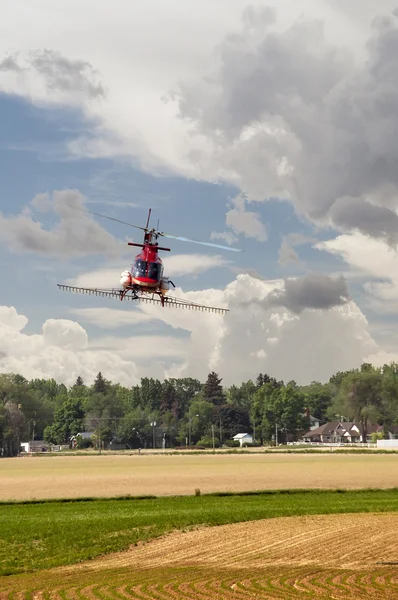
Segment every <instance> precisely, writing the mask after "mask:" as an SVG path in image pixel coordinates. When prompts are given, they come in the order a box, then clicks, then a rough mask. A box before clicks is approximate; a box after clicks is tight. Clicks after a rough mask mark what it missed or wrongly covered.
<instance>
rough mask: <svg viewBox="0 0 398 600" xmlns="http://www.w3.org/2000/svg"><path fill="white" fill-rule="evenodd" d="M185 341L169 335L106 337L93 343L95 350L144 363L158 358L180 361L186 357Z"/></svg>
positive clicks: (92, 346)
mask: <svg viewBox="0 0 398 600" xmlns="http://www.w3.org/2000/svg"><path fill="white" fill-rule="evenodd" d="M186 345H187V342H186V340H185V339H179V338H176V337H172V336H167V335H134V336H131V337H123V338H120V337H116V336H104V337H101V338H99V339H97V340H95V341H93V342H92V344H91V348H92V349H93V350H108V351H110V352H116V353H117V355H118V356H120V357H121V358H123V359H124V360H131V361H137V360H138V361H139V362H141V363H142V361H145V360H156V359H158V358H166V359H173V360H176V359H179V360H180V361H182V360H183V359H184V358H185V355H186Z"/></svg>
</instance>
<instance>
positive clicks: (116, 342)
mask: <svg viewBox="0 0 398 600" xmlns="http://www.w3.org/2000/svg"><path fill="white" fill-rule="evenodd" d="M318 283H319V286H320V288H321V289H322V290H323V289H324V282H323V280H320V281H319V282H318ZM304 284H305V281H304V279H303V280H302V281H301V279H298V280H297V282H296V284H295V286H294V289H293V292H292V291H291V290H290V288H289V287H286V284H285V283H284V282H283V281H279V280H276V281H261V280H260V279H255V278H252V277H250V276H249V275H239V276H238V277H237V279H236V280H235V281H233V282H232V283H230V284H229V285H228V286H227V288H226V289H225V290H212V289H209V290H202V291H196V292H186V293H184V292H183V291H182V290H180V289H177V290H176V295H177V296H179V297H182V298H185V299H187V300H190V301H193V302H198V303H203V304H207V305H212V306H226V305H227V306H229V307H230V312H229V313H228V314H227V315H226V316H221V315H217V314H208V313H200V312H196V311H186V310H178V309H171V308H161V307H158V306H152V305H147V304H143V305H137V306H136V307H134V309H131V315H132V322H140V318H141V317H140V318H138V317H137V319H136V313H137V314H138V315H143V316H144V318H147V319H148V320H149V319H158V320H160V321H162V322H163V323H164V324H165V325H166V326H169V327H170V332H169V333H167V334H166V335H164V336H161V335H159V334H158V333H154V335H153V336H149V335H144V336H134V337H131V336H128V337H125V338H123V337H116V336H114V335H110V336H101V337H99V338H98V337H97V338H94V339H91V340H90V339H89V340H87V334H86V332H85V330H84V329H83V328H82V326H81V325H79V324H78V323H76V322H73V321H67V320H49V321H47V322H46V323H45V324H44V325H43V330H42V333H41V334H36V335H28V334H25V333H23V331H22V330H21V328H22V327H23V325H24V324H25V323H26V317H23V316H22V315H18V314H17V313H16V311H15V309H12V308H11V309H10V308H8V307H2V308H1V309H0V351H1V357H0V372H10V371H14V372H19V373H21V374H22V375H25V376H26V377H55V378H56V379H57V380H59V381H64V382H65V383H70V382H72V383H73V381H74V380H75V379H76V377H77V376H78V375H81V376H82V377H83V378H84V379H86V380H87V381H92V380H93V379H94V377H95V375H96V373H97V372H98V371H100V370H101V371H102V372H103V373H104V375H105V376H106V377H108V378H109V379H112V380H113V381H120V382H121V383H123V384H124V385H131V384H133V383H134V382H135V381H137V380H138V379H139V377H141V376H146V375H151V374H152V375H153V376H155V377H160V378H163V377H165V376H167V374H169V375H170V373H172V374H173V376H176V377H177V376H193V377H198V378H200V379H201V380H205V379H206V377H207V374H208V373H209V371H211V370H215V371H217V372H219V373H220V375H221V376H222V377H223V381H224V383H225V384H226V385H230V384H231V383H239V382H241V381H242V380H246V379H249V378H253V377H256V376H257V374H258V373H259V372H268V373H270V374H272V375H273V376H275V377H277V378H279V379H284V380H290V379H295V380H296V381H297V382H298V383H308V382H310V381H311V380H313V379H320V380H327V379H328V378H329V377H330V376H331V375H332V374H333V373H334V372H335V371H337V370H345V369H349V368H353V367H358V366H359V365H360V364H361V363H362V362H363V361H365V360H367V359H368V357H369V356H372V360H374V361H379V362H380V361H383V360H384V359H385V352H388V349H384V348H383V347H379V346H378V344H377V343H376V342H375V341H374V339H373V338H372V336H371V335H370V333H369V325H368V322H367V320H366V318H365V316H364V315H363V313H362V312H361V310H360V309H359V308H358V306H357V305H356V304H355V303H354V302H353V301H349V302H347V303H345V304H343V305H339V306H334V307H332V308H329V309H328V310H321V309H318V310H317V309H314V308H303V302H304V300H305V298H303V297H302V295H300V303H301V304H300V312H299V313H298V314H295V313H293V312H290V311H289V310H288V309H286V308H284V307H283V306H281V305H276V304H275V302H274V300H275V298H276V297H278V298H280V297H281V295H282V297H283V298H284V300H283V303H285V304H286V305H290V304H291V303H292V302H293V301H294V300H295V299H297V298H296V295H297V289H300V290H301V289H302V288H303V287H305V285H304ZM317 285H318V284H317ZM328 285H329V283H328ZM339 285H340V284H339V282H338V281H336V290H337V291H338V289H339ZM312 287H314V282H313V285H312ZM314 289H315V288H314ZM300 294H301V292H300ZM270 298H271V300H272V302H271V301H270V300H269V299H270ZM289 298H290V300H289ZM288 300H289V301H288ZM311 302H312V304H314V302H313V301H312V300H311V298H309V301H308V304H307V305H308V306H311ZM304 303H307V300H305V302H304ZM336 303H337V304H338V303H339V301H338V298H337V300H336ZM280 304H282V302H280ZM315 304H316V305H319V306H320V305H321V304H322V303H321V304H320V303H319V302H315ZM329 304H330V303H329ZM96 308H98V309H99V310H98V311H95V310H93V309H90V310H87V309H85V310H84V311H83V309H79V313H77V314H80V315H82V316H83V318H84V319H88V320H89V321H90V322H91V323H93V324H95V323H97V324H98V325H99V327H100V328H103V327H102V321H101V314H102V316H103V318H105V319H109V321H110V322H111V321H112V319H113V322H114V324H115V326H119V325H122V322H123V321H125V317H124V316H123V317H121V315H120V311H121V309H116V308H115V312H113V311H109V312H108V311H105V310H104V307H101V306H98V307H96ZM100 309H101V310H100ZM75 310H76V309H75ZM133 315H135V316H133ZM10 317H11V318H10ZM7 320H9V323H8V324H6V323H5V321H7ZM173 330H175V331H176V334H174V333H173ZM184 332H185V333H184ZM181 334H183V335H181Z"/></svg>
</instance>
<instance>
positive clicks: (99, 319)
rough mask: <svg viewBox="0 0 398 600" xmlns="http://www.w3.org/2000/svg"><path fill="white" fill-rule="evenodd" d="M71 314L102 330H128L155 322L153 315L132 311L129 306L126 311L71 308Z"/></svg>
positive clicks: (101, 308) (105, 308)
mask: <svg viewBox="0 0 398 600" xmlns="http://www.w3.org/2000/svg"><path fill="white" fill-rule="evenodd" d="M69 312H70V313H71V314H72V315H75V316H76V317H77V318H78V319H80V320H81V321H83V322H87V323H90V324H91V325H95V326H96V327H100V328H101V329H115V328H117V327H120V328H128V327H131V326H132V325H138V324H140V323H149V322H151V321H153V320H154V317H152V316H151V315H146V314H144V313H142V312H138V311H136V310H132V307H131V306H128V307H127V309H126V310H122V309H117V308H107V307H104V306H100V307H98V308H95V307H92V308H70V309H69Z"/></svg>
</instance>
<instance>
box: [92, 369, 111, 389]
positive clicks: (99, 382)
mask: <svg viewBox="0 0 398 600" xmlns="http://www.w3.org/2000/svg"><path fill="white" fill-rule="evenodd" d="M93 389H94V392H95V393H96V394H105V393H106V392H107V391H108V384H107V381H106V380H105V379H104V378H103V376H102V373H101V371H100V372H99V373H98V375H97V377H96V378H95V380H94V385H93Z"/></svg>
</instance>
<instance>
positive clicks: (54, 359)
mask: <svg viewBox="0 0 398 600" xmlns="http://www.w3.org/2000/svg"><path fill="white" fill-rule="evenodd" d="M10 310H11V311H12V314H13V315H14V319H13V321H11V322H9V323H8V324H5V323H4V320H0V351H1V358H0V372H1V373H20V374H21V375H24V376H25V377H27V378H29V379H30V378H42V377H44V378H46V377H47V378H48V377H54V378H55V379H56V380H57V381H59V382H62V383H65V384H66V385H72V384H73V383H74V381H75V380H76V378H77V377H78V376H79V375H81V376H82V377H83V379H84V380H85V381H86V382H87V383H91V382H92V381H93V380H94V378H95V376H96V375H97V373H98V371H102V373H103V374H104V376H105V377H107V378H109V379H113V380H114V381H120V382H121V383H123V384H124V385H127V386H129V385H131V384H132V383H134V382H136V381H138V378H137V372H136V366H135V365H134V363H132V362H131V361H127V360H123V359H122V358H121V357H120V356H118V355H117V354H116V353H115V352H110V351H107V350H102V351H99V350H96V351H93V350H91V349H90V348H87V334H86V332H85V330H84V329H83V328H82V327H81V326H80V325H79V324H78V323H76V322H74V321H68V320H63V319H60V320H56V319H49V320H47V321H46V322H45V323H44V324H43V328H42V333H41V334H35V335H33V334H26V333H23V331H21V326H20V325H21V320H22V319H24V320H25V321H26V323H27V318H26V317H24V316H23V315H18V314H17V312H16V310H15V308H13V307H11V308H10V307H0V315H3V316H4V314H9V313H10ZM15 317H17V318H18V321H17V323H16V326H15Z"/></svg>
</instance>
